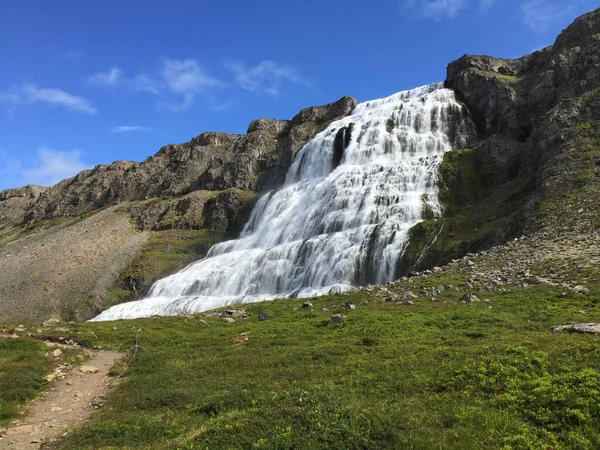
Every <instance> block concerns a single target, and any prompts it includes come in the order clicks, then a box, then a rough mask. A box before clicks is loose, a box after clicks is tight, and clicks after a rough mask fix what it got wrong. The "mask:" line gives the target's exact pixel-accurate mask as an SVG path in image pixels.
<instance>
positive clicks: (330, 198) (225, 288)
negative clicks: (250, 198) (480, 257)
mask: <svg viewBox="0 0 600 450" xmlns="http://www.w3.org/2000/svg"><path fill="white" fill-rule="evenodd" d="M336 136H337V139H336ZM474 139H475V131H474V126H473V124H472V122H471V120H470V119H469V116H468V113H467V110H466V108H465V107H464V106H463V105H461V104H460V103H459V102H457V100H456V98H455V95H454V92H453V91H451V90H449V89H444V88H443V85H442V84H441V83H436V84H432V85H429V86H423V87H420V88H417V89H414V90H410V91H404V92H399V93H397V94H394V95H392V96H390V97H387V98H383V99H379V100H371V101H368V102H365V103H361V104H359V105H358V106H357V107H356V108H355V110H354V111H353V112H352V114H351V115H349V116H347V117H345V118H343V119H340V120H337V121H335V122H332V123H331V124H330V125H329V126H328V127H327V128H326V129H325V130H324V131H322V132H321V133H319V134H317V135H316V136H315V137H314V138H313V139H312V140H311V141H310V142H308V143H307V144H306V145H305V146H304V148H303V149H302V150H301V151H300V152H299V153H298V155H297V157H296V159H295V161H294V163H293V164H292V166H291V167H290V169H289V171H288V174H287V178H286V182H285V184H284V186H283V187H281V188H280V189H278V190H276V191H272V192H269V193H267V194H265V195H264V196H263V197H262V198H261V199H260V200H259V201H258V203H257V205H256V206H255V208H254V210H253V212H252V215H251V217H250V220H249V221H248V223H247V224H246V226H245V228H244V230H243V232H242V233H241V235H240V237H239V239H236V240H232V241H228V242H223V243H220V244H217V245H215V246H214V247H213V248H212V249H211V250H210V251H209V253H208V255H207V256H206V258H204V259H202V260H200V261H198V262H196V263H193V264H191V265H190V266H188V267H186V268H185V269H183V270H181V271H180V272H178V273H176V274H174V275H171V276H169V277H167V278H164V279H162V280H159V281H158V282H157V283H156V284H155V285H154V286H153V287H152V289H151V291H150V293H149V296H148V298H145V299H143V300H139V301H134V302H129V303H124V304H120V305H117V306H113V307H112V308H110V309H108V310H107V311H105V312H103V313H102V314H100V315H99V316H98V317H96V318H95V319H94V320H115V319H130V318H138V317H149V316H153V315H177V314H179V313H182V312H188V313H194V312H201V311H206V310H209V309H214V308H217V307H220V306H225V305H229V304H234V303H247V302H255V301H260V300H270V299H275V298H283V297H311V296H315V295H321V294H326V293H330V292H340V291H346V290H349V289H352V288H354V287H356V286H359V285H364V284H367V283H373V284H381V283H386V282H389V281H392V280H394V279H396V278H397V277H398V276H400V275H401V274H399V273H398V270H397V266H398V262H399V260H400V259H401V257H402V254H403V252H404V249H405V247H406V245H407V236H408V230H409V229H410V228H411V227H412V226H413V225H415V224H416V223H418V222H419V221H421V220H422V218H423V215H424V212H425V211H426V210H428V213H429V214H431V213H433V214H434V215H439V214H440V212H441V211H440V204H439V202H438V188H437V172H438V167H439V164H440V162H441V161H442V158H443V155H444V153H445V152H448V151H451V150H453V149H456V148H463V147H467V146H468V145H469V144H470V143H472V142H473V141H474ZM334 141H335V143H334ZM342 150H343V153H342Z"/></svg>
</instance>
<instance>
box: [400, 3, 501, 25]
mask: <svg viewBox="0 0 600 450" xmlns="http://www.w3.org/2000/svg"><path fill="white" fill-rule="evenodd" d="M495 2H496V0H402V1H401V2H400V9H401V11H403V12H408V13H410V14H413V15H415V16H417V17H418V18H421V19H431V20H437V21H439V20H443V19H454V18H455V17H457V16H458V15H459V14H460V13H461V12H463V10H473V9H475V10H477V11H479V12H487V11H488V10H489V9H490V8H491V7H492V5H493V4H494V3H495Z"/></svg>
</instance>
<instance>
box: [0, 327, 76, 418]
mask: <svg viewBox="0 0 600 450" xmlns="http://www.w3.org/2000/svg"><path fill="white" fill-rule="evenodd" d="M53 350H54V349H53V348H52V347H48V346H46V345H45V344H43V343H42V342H38V341H34V340H32V339H26V338H19V339H9V338H0V425H6V424H7V423H8V422H10V421H11V420H13V419H16V418H19V417H20V416H21V414H22V413H23V411H24V408H23V407H24V406H25V405H26V404H27V402H28V401H29V400H31V399H33V398H35V397H36V396H37V394H39V392H40V391H41V390H42V389H43V388H44V386H46V384H47V383H46V381H45V379H44V378H45V377H46V375H48V374H50V373H52V371H53V369H54V365H55V364H57V363H58V362H60V361H64V360H68V361H69V362H72V361H71V359H72V356H73V352H72V351H69V350H63V357H62V358H61V360H60V361H59V360H57V359H54V358H52V357H48V356H46V355H47V354H48V353H49V352H51V351H53Z"/></svg>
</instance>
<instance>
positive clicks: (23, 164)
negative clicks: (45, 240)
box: [0, 0, 600, 189]
mask: <svg viewBox="0 0 600 450" xmlns="http://www.w3.org/2000/svg"><path fill="white" fill-rule="evenodd" d="M598 3H599V2H598V0H372V1H370V2H365V1H357V0H346V1H344V2H341V1H324V0H320V1H317V0H303V1H302V2H290V1H281V0H264V1H261V0H255V1H252V2H250V1H247V0H236V1H226V0H221V1H219V2H217V1H209V0H205V1H191V0H189V1H178V0H172V1H169V2H166V1H153V0H147V1H144V2H133V1H123V0H120V1H113V0H104V1H102V2H91V1H90V2H78V1H75V0H72V1H62V0H55V1H52V2H46V1H39V0H35V1H31V0H19V1H12V2H11V1H4V2H2V4H1V5H0V42H2V44H0V58H1V60H2V61H3V64H2V68H3V70H1V71H0V189H4V188H7V187H15V186H20V185H24V184H29V183H34V184H43V185H51V184H53V183H56V182H57V181H59V180H60V179H62V178H65V177H68V176H72V175H74V174H76V173H77V172H78V171H79V170H82V169H84V168H91V167H93V166H95V165H97V164H101V163H110V162H112V161H114V160H118V159H127V160H134V161H141V160H143V159H145V158H146V157H148V156H150V155H152V154H154V153H156V151H158V150H159V148H160V147H161V146H163V145H165V144H167V143H178V142H185V141H187V140H189V139H190V138H192V137H193V136H196V135H198V134H200V133H201V132H203V131H209V130H210V131H224V132H232V133H244V132H245V131H246V128H247V125H248V123H249V122H250V121H251V120H253V119H256V118H259V117H275V118H282V119H284V118H291V117H292V116H293V115H294V114H296V113H297V112H298V111H299V110H300V109H302V108H304V107H307V106H311V105H318V104H324V103H328V102H331V101H334V100H336V99H338V98H339V97H341V96H343V95H351V96H354V97H356V98H357V99H358V100H359V101H365V100H369V99H373V98H378V97H383V96H387V95H390V94H392V93H394V92H397V91H400V90H404V89H409V88H413V87H417V86H420V85H423V84H428V83H430V82H433V81H441V80H443V79H444V78H445V70H446V65H447V64H448V63H449V62H450V61H452V60H454V59H456V58H457V57H459V56H461V55H462V54H464V53H474V54H489V55H493V56H500V57H511V58H512V57H517V56H521V55H523V54H527V53H530V52H531V51H533V50H536V49H539V48H542V47H544V46H546V45H549V44H552V42H553V41H554V38H555V37H556V35H557V34H558V33H559V32H560V31H561V30H562V29H563V28H565V27H566V26H567V25H568V24H569V23H570V22H571V21H572V20H573V19H574V18H575V17H577V16H579V15H580V14H582V13H584V12H587V11H590V10H592V9H594V8H596V7H598V6H600V5H599V4H598Z"/></svg>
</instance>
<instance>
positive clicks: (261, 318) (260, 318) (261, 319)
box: [258, 312, 267, 322]
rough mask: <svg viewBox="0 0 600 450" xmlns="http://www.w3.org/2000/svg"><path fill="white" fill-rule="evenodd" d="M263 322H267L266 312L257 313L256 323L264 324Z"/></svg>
mask: <svg viewBox="0 0 600 450" xmlns="http://www.w3.org/2000/svg"><path fill="white" fill-rule="evenodd" d="M265 320H267V313H266V312H260V313H258V321H259V322H264V321H265Z"/></svg>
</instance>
